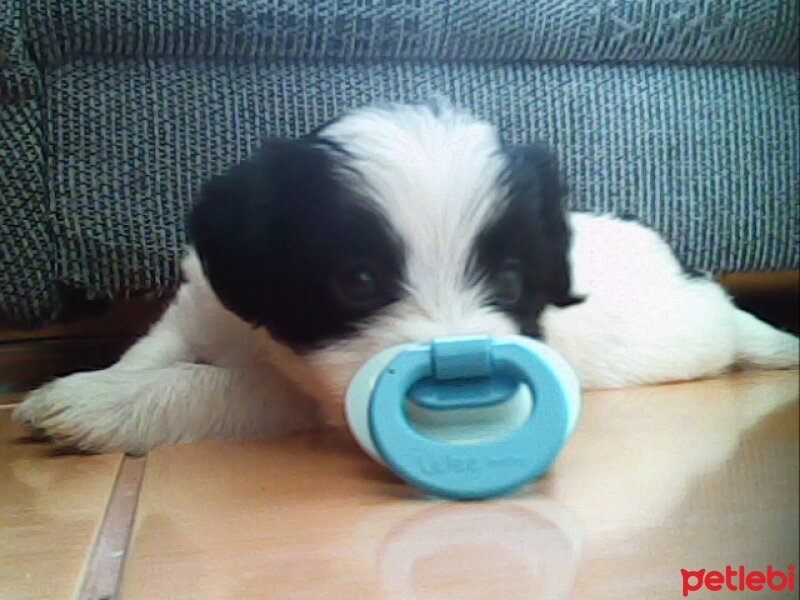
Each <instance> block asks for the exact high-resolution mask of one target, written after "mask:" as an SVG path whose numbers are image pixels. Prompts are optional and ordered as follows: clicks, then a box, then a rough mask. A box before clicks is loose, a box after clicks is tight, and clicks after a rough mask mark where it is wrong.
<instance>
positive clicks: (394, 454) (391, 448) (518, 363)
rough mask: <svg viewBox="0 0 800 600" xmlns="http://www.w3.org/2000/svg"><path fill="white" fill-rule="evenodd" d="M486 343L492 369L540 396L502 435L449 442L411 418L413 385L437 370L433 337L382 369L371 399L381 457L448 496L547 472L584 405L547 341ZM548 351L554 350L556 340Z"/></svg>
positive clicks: (482, 492) (480, 493)
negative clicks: (516, 424)
mask: <svg viewBox="0 0 800 600" xmlns="http://www.w3.org/2000/svg"><path fill="white" fill-rule="evenodd" d="M435 343H436V342H434V344H435ZM486 343H487V344H488V351H489V353H490V354H489V356H490V363H491V365H490V369H491V372H492V373H495V374H499V375H506V376H510V377H513V378H514V379H515V380H517V381H519V382H521V383H524V384H526V385H527V386H529V388H530V389H531V390H532V392H533V396H534V404H533V409H532V410H531V413H530V416H529V418H528V420H527V421H525V422H524V423H523V424H522V425H521V426H520V427H519V428H518V429H516V430H514V431H512V432H510V433H508V434H506V435H503V436H501V437H499V438H497V439H493V440H488V441H483V442H480V443H474V444H470V443H463V444H454V443H448V442H443V441H438V440H434V439H431V438H429V437H426V436H424V435H422V434H421V433H420V432H419V431H418V430H417V429H416V428H415V427H414V426H413V425H412V424H411V423H409V420H408V415H407V414H406V410H405V402H406V398H407V395H408V391H409V389H410V388H411V386H412V385H414V383H416V382H417V381H419V380H421V379H423V378H426V377H431V376H433V375H434V372H435V366H434V364H433V356H432V348H433V345H421V346H412V347H408V348H406V349H405V350H404V351H402V352H400V353H399V354H398V355H397V356H395V357H394V358H393V359H392V360H391V362H390V363H389V364H388V365H387V366H386V368H385V369H384V370H383V372H382V374H381V375H380V376H379V377H378V379H377V382H376V384H375V387H374V389H373V391H372V394H371V398H370V402H369V428H370V434H371V438H372V441H373V442H374V445H375V447H376V449H377V450H378V453H379V454H380V456H381V458H382V459H383V460H384V461H385V462H386V463H387V464H388V465H389V466H390V467H391V468H392V469H393V470H394V471H395V472H396V473H397V474H398V475H399V476H401V477H402V478H403V479H405V480H406V481H408V482H410V483H413V484H415V485H417V486H419V487H422V488H424V489H426V490H428V491H431V492H433V493H435V494H438V495H441V496H445V497H451V498H464V499H477V498H486V497H490V496H496V495H500V494H503V493H507V492H509V491H511V490H514V489H516V488H519V487H521V486H522V485H524V484H526V483H528V482H530V481H531V480H534V479H536V478H538V477H540V476H541V475H543V474H544V473H545V472H546V471H547V470H548V469H549V467H550V465H551V464H552V463H553V461H554V460H555V458H556V456H557V455H558V453H559V451H560V450H561V448H562V447H563V445H564V443H565V441H566V439H567V437H568V436H569V434H570V432H571V430H572V427H573V425H574V422H575V417H576V412H577V407H576V406H573V405H572V404H571V402H573V401H574V400H576V399H575V398H574V396H575V394H576V390H575V389H574V385H573V381H572V379H570V378H567V379H568V380H565V378H564V376H563V372H564V367H565V364H559V365H554V364H553V363H552V361H549V360H546V359H545V358H544V357H543V356H542V355H541V354H542V353H540V352H537V351H536V350H537V349H538V347H542V348H546V347H544V346H543V345H542V344H538V343H537V342H532V341H530V340H525V343H520V342H517V341H516V340H515V339H513V338H505V339H504V338H500V339H498V340H489V339H488V338H487V342H486ZM544 354H545V355H550V358H552V351H551V350H550V349H549V348H547V351H546V352H544ZM562 363H563V361H562ZM557 367H559V368H560V371H559V369H558V368H557ZM566 368H567V370H568V367H566ZM570 375H571V373H570Z"/></svg>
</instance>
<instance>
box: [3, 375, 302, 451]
mask: <svg viewBox="0 0 800 600" xmlns="http://www.w3.org/2000/svg"><path fill="white" fill-rule="evenodd" d="M14 418H15V419H16V420H17V421H20V422H24V423H27V424H30V425H32V426H33V427H36V428H39V429H42V430H43V431H44V432H45V434H47V435H48V436H50V437H51V438H53V440H54V441H56V442H57V443H59V444H63V445H67V446H71V447H76V448H78V449H81V450H86V451H92V452H129V453H132V454H141V453H144V452H147V451H148V450H150V449H152V448H153V447H155V446H157V445H160V444H172V443H179V442H191V441H196V440H200V439H206V438H214V437H227V436H239V437H246V436H262V435H270V434H276V433H283V432H286V431H293V430H298V429H304V428H308V427H310V426H312V425H313V424H314V422H315V414H314V407H313V403H312V402H311V401H310V400H308V399H305V398H304V397H303V396H302V395H301V394H300V393H298V391H297V390H296V389H295V388H294V386H292V385H291V384H290V383H289V382H287V381H286V380H285V379H284V378H283V377H282V376H281V375H280V374H279V373H278V372H276V371H274V369H271V368H269V367H268V366H265V367H263V368H261V369H259V370H255V369H247V370H245V369H230V368H222V367H216V366H211V365H199V364H192V363H177V364H174V365H171V366H168V367H162V368H154V369H143V370H128V369H120V368H116V367H111V368H109V369H104V370H102V371H94V372H87V373H76V374H74V375H70V376H68V377H64V378H62V379H58V380H56V381H54V382H52V383H50V384H48V385H45V386H44V387H42V388H39V389H38V390H36V391H35V392H33V393H32V394H30V395H29V397H28V398H27V399H26V401H25V402H24V403H23V404H22V405H21V406H20V407H19V408H17V410H16V411H15V413H14Z"/></svg>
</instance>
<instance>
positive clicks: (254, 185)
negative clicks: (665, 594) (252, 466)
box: [15, 103, 798, 452]
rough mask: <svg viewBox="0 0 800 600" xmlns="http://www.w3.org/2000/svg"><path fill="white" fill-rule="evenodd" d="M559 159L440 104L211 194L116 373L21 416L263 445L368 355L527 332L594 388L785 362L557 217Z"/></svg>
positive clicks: (775, 341)
mask: <svg viewBox="0 0 800 600" xmlns="http://www.w3.org/2000/svg"><path fill="white" fill-rule="evenodd" d="M563 197H564V188H563V187H562V184H561V182H560V180H559V174H558V170H557V166H556V162H555V159H554V158H553V156H552V155H551V154H550V153H549V152H548V151H547V150H545V149H543V148H541V147H506V146H504V145H503V143H502V142H501V141H500V139H499V137H498V133H497V130H496V129H495V128H494V127H492V126H491V125H489V124H488V123H485V122H483V121H480V120H477V119H475V118H474V117H472V116H470V115H469V114H466V113H464V112H460V111H458V110H455V109H453V108H452V107H450V106H447V105H444V104H442V103H438V104H436V105H414V106H393V107H389V108H365V109H360V110H356V111H353V112H351V113H349V114H347V115H345V116H344V117H342V118H340V119H338V120H336V121H334V122H332V123H330V124H328V125H327V126H325V127H324V128H322V129H321V130H320V131H318V132H316V133H315V134H314V135H312V136H310V137H309V138H307V139H303V140H297V141H272V142H268V143H267V144H266V145H265V146H264V147H263V149H262V150H261V151H260V152H259V153H258V154H257V155H256V156H254V157H252V158H251V159H250V160H248V161H247V162H245V163H243V164H240V165H237V166H235V167H234V168H232V169H231V170H230V171H229V172H228V173H227V174H226V175H224V176H221V177H217V178H215V179H212V180H211V181H210V182H209V183H208V184H207V185H206V186H205V187H204V189H203V192H202V197H201V199H200V201H199V202H198V204H197V206H196V208H195V210H194V213H193V215H192V219H191V237H192V244H193V248H190V249H189V251H188V254H187V256H186V258H185V260H184V262H183V270H184V274H185V279H186V281H185V283H184V284H183V285H182V286H181V288H180V290H179V291H178V294H177V297H176V299H175V300H174V302H173V303H172V304H171V306H170V307H169V308H168V309H167V311H166V313H165V314H164V316H163V317H162V319H161V320H160V321H159V322H158V323H157V324H156V325H155V326H154V327H153V329H152V330H151V331H150V333H149V334H148V335H147V336H145V337H144V338H143V339H141V340H140V341H139V342H138V343H137V344H136V345H134V346H133V347H132V348H131V349H130V350H129V351H128V352H127V353H126V354H125V355H124V356H123V357H122V359H121V360H120V361H119V362H118V363H117V364H115V365H114V366H112V367H110V368H108V369H105V370H102V371H96V372H87V373H78V374H75V375H71V376H69V377H65V378H63V379H59V380H56V381H54V382H52V383H50V384H48V385H46V386H44V387H42V388H40V389H39V390H37V391H35V392H33V393H32V394H31V395H30V396H29V397H28V398H27V400H26V401H25V402H24V403H23V404H22V405H21V406H20V407H19V408H18V409H17V411H16V413H15V417H16V418H17V420H19V421H21V422H25V423H29V424H30V425H32V426H34V427H37V428H40V429H43V430H44V431H45V432H46V433H47V434H49V435H50V436H52V437H53V439H55V440H56V441H58V442H61V443H65V444H70V445H74V446H77V447H79V448H82V449H87V450H93V451H116V450H122V451H129V452H144V451H147V450H149V449H150V448H152V447H154V446H156V445H158V444H164V443H174V442H188V441H193V440H199V439H202V438H209V437H220V436H253V435H265V434H275V433H280V432H285V431H290V430H296V429H300V428H305V427H309V426H313V425H314V424H315V423H316V422H318V420H319V419H320V418H323V419H324V418H329V417H330V416H332V415H336V414H337V411H338V408H337V406H338V403H340V402H341V398H342V396H343V392H344V390H345V388H346V385H347V383H348V381H349V380H350V378H351V377H352V375H353V374H354V373H355V371H356V370H357V369H358V368H359V367H360V366H361V365H362V364H363V363H364V362H365V361H366V360H367V359H369V358H370V357H371V356H372V355H373V354H375V353H376V352H378V351H380V350H382V349H383V348H386V347H388V346H391V345H394V344H400V343H404V342H418V341H419V342H421V341H426V340H430V339H432V338H435V337H438V336H445V335H453V334H469V333H485V334H494V335H501V334H512V333H523V334H527V335H534V336H541V337H543V339H544V340H545V341H547V342H548V343H549V344H551V345H552V346H554V347H555V348H556V349H557V350H558V351H560V352H561V353H562V354H563V355H564V356H565V357H566V358H567V360H568V361H569V362H570V363H571V364H572V365H573V366H574V368H575V369H576V371H577V373H578V375H579V377H580V379H581V381H582V384H583V386H584V387H586V388H608V387H620V386H631V385H639V384H648V383H658V382H665V381H671V380H685V379H693V378H698V377H704V376H709V375H713V374H717V373H720V372H723V371H725V370H726V369H728V368H730V367H731V366H733V365H737V364H740V365H749V366H755V367H765V368H780V367H793V366H796V365H797V364H798V340H797V339H796V338H795V337H793V336H790V335H788V334H785V333H782V332H779V331H777V330H775V329H773V328H772V327H770V326H768V325H766V324H764V323H762V322H760V321H758V320H757V319H756V318H754V317H753V316H751V315H749V314H747V313H744V312H742V311H740V310H738V309H736V308H735V307H734V305H733V304H732V303H731V301H730V300H729V298H728V297H727V296H726V295H725V293H724V292H723V290H722V289H721V288H720V287H719V286H718V285H717V284H716V283H714V282H713V281H710V280H707V279H703V278H697V277H690V276H687V275H686V274H685V273H684V272H683V271H682V269H681V266H680V265H679V263H678V261H677V260H676V258H675V257H674V256H673V254H672V252H671V251H670V249H669V248H668V246H667V245H666V244H665V243H664V242H663V241H662V240H661V239H660V238H659V237H658V235H656V234H655V233H654V232H653V231H651V230H649V229H646V228H644V227H642V226H640V225H637V224H635V223H633V222H630V221H623V220H618V219H615V218H613V217H609V216H591V215H586V214H577V213H576V214H565V212H564V210H563V206H562V202H563Z"/></svg>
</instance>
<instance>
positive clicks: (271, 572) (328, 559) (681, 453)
mask: <svg viewBox="0 0 800 600" xmlns="http://www.w3.org/2000/svg"><path fill="white" fill-rule="evenodd" d="M798 397H799V393H798V373H797V372H769V373H757V372H754V373H740V374H736V375H732V376H730V377H725V378H721V379H717V380H712V381H705V382H698V383H682V384H674V385H665V386H658V387H651V388H641V389H635V390H625V391H614V392H602V393H590V394H588V395H587V397H586V398H585V408H584V412H583V415H582V417H581V421H580V423H579V425H578V428H577V431H576V433H575V436H574V438H573V439H572V440H571V441H570V443H569V445H568V446H567V448H566V450H565V452H564V454H563V455H562V456H561V457H560V459H559V460H558V462H557V464H556V466H555V468H554V470H553V471H552V472H551V473H550V475H549V476H547V477H546V478H545V479H544V480H542V481H540V482H538V483H536V484H534V485H532V486H529V487H528V488H526V489H525V490H524V491H523V492H521V493H518V494H516V495H515V496H513V497H510V498H506V499H503V500H499V501H492V502H475V503H453V502H443V501H438V500H433V499H430V498H425V497H423V496H421V495H420V494H419V493H418V492H417V491H416V490H414V489H412V488H411V487H409V486H407V485H405V484H403V483H402V482H400V481H399V480H397V479H395V478H394V477H393V476H392V475H391V474H390V473H388V472H387V471H385V470H384V469H383V468H382V467H380V466H377V465H375V464H373V463H372V462H371V461H370V460H369V459H368V458H367V457H366V456H365V455H363V454H362V453H361V452H360V451H359V450H358V449H357V447H356V446H355V445H354V444H353V442H352V441H351V440H350V438H349V436H348V435H347V434H346V432H343V431H336V430H331V431H326V432H321V433H316V434H308V435H301V436H291V437H288V438H284V439H280V440H272V441H265V440H249V441H232V440H229V441H217V442H210V443H203V444H197V445H183V446H173V447H164V448H161V449H158V450H156V451H154V452H152V453H151V454H150V455H149V456H148V457H146V458H140V459H132V458H125V457H122V456H119V455H111V456H68V455H62V454H60V453H59V452H57V451H55V450H54V449H53V448H51V447H50V446H47V445H46V444H43V443H41V442H36V441H34V440H30V439H26V438H25V435H26V433H25V432H24V431H22V430H21V429H19V428H17V427H16V426H14V425H11V424H10V422H9V415H10V408H9V407H5V408H2V409H0V582H2V583H0V598H3V599H4V600H5V599H14V600H16V599H22V598H36V599H39V598H58V599H60V598H91V599H92V600H99V599H100V598H110V597H121V598H124V599H142V600H152V599H161V598H165V599H187V600H189V599H191V600H202V599H206V598H208V599H215V600H216V599H225V598H231V599H233V598H236V599H241V598H269V599H283V598H287V599H294V598H325V599H338V598H342V599H351V598H358V599H360V598H365V599H373V598H374V599H383V598H386V599H415V598H420V599H428V598H452V599H462V598H465V599H471V598H475V599H483V598H486V599H492V600H498V599H501V598H503V599H505V598H525V599H547V598H587V599H596V598H600V599H602V598H609V599H611V598H613V599H619V598H636V599H639V598H679V597H681V596H680V594H681V584H682V579H681V572H680V569H682V568H684V569H690V570H695V569H701V568H705V569H720V570H723V571H724V569H725V566H726V565H729V564H730V565H733V566H734V567H736V568H738V566H739V565H744V566H745V568H746V569H748V570H753V569H764V568H766V566H767V565H775V566H782V567H783V568H785V566H786V565H788V564H794V565H798V559H799V558H800V557H799V556H798V542H799V541H800V538H799V536H798V483H799V482H798V472H799V469H800V465H799V464H798V452H799V448H798V418H799V415H798ZM15 399H17V398H16V397H10V398H7V400H15ZM770 594H771V595H766V596H764V597H769V598H784V597H797V594H796V592H795V593H794V594H789V595H785V594H781V593H778V592H770ZM734 596H735V597H737V598H748V597H754V596H752V595H748V594H747V593H744V594H734ZM689 597H690V598H691V597H698V598H702V597H712V598H724V597H731V596H725V592H722V593H717V594H710V595H709V594H708V592H706V595H705V596H704V595H703V593H701V592H698V593H696V594H693V595H690V596H689ZM758 597H760V596H758Z"/></svg>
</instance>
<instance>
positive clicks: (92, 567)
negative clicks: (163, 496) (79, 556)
mask: <svg viewBox="0 0 800 600" xmlns="http://www.w3.org/2000/svg"><path fill="white" fill-rule="evenodd" d="M146 464H147V457H146V456H142V457H132V456H125V457H123V459H122V463H121V465H120V469H119V473H118V474H117V479H116V481H115V482H114V487H113V488H112V490H111V495H110V496H109V500H108V506H107V507H106V512H105V515H104V516H103V522H102V524H101V525H100V531H99V532H98V533H97V539H96V540H95V544H94V547H93V548H92V553H91V556H90V557H89V561H88V563H87V567H86V571H85V573H84V577H83V582H82V584H81V588H80V592H79V593H78V596H77V600H111V599H112V598H116V596H117V593H118V591H119V585H120V582H121V579H122V569H123V567H124V565H125V558H126V556H127V553H128V547H129V544H130V540H131V533H132V531H133V523H134V518H135V517H136V507H137V505H138V503H139V492H140V491H141V488H142V480H143V479H144V471H145V465H146Z"/></svg>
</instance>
